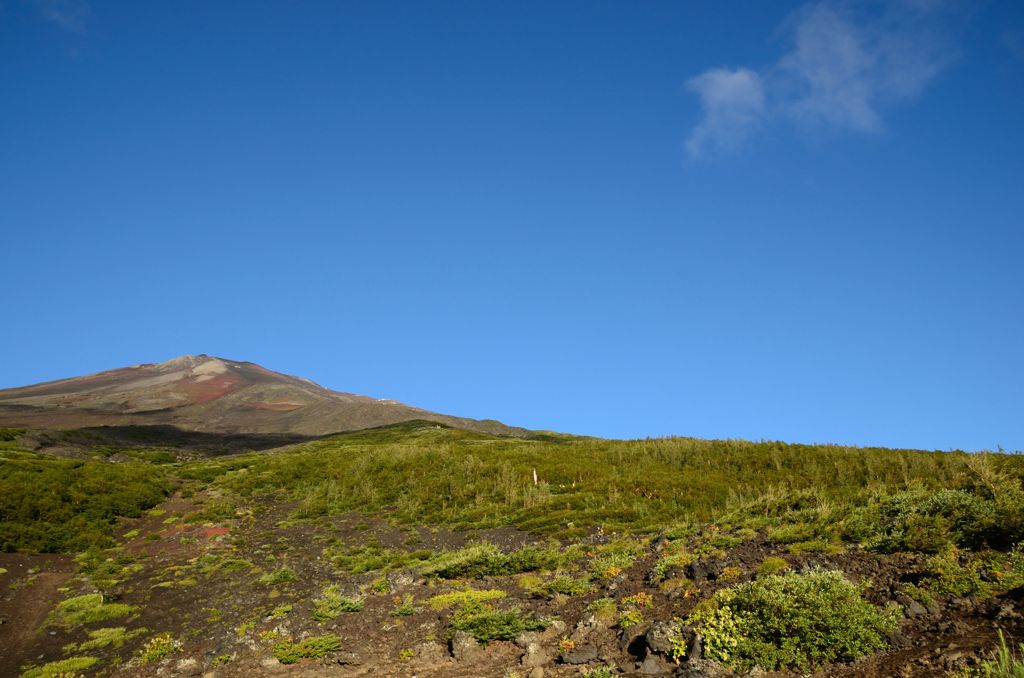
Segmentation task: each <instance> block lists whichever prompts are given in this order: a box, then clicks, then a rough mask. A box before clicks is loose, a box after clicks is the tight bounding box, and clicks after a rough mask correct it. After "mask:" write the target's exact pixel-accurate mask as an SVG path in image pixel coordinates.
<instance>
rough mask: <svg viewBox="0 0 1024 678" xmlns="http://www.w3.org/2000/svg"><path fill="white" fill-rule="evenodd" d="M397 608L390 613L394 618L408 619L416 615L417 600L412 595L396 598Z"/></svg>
mask: <svg viewBox="0 0 1024 678" xmlns="http://www.w3.org/2000/svg"><path fill="white" fill-rule="evenodd" d="M394 603H395V608H394V609H393V610H391V612H390V613H389V614H390V615H391V616H392V617H408V616H411V615H414V614H416V599H415V598H414V597H413V595H412V594H411V593H407V594H406V595H405V596H404V597H401V598H399V597H398V596H395V601H394Z"/></svg>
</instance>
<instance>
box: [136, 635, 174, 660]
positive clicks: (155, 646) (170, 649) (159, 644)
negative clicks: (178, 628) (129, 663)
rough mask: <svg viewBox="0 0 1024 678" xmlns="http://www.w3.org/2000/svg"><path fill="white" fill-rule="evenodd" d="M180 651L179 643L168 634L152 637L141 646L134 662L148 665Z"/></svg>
mask: <svg viewBox="0 0 1024 678" xmlns="http://www.w3.org/2000/svg"><path fill="white" fill-rule="evenodd" d="M180 649H181V641H180V640H178V639H176V638H175V637H174V636H172V635H171V634H169V633H161V634H159V635H156V636H153V637H152V638H150V639H149V640H148V641H146V644H145V645H143V646H142V648H141V649H140V650H139V652H138V654H137V655H135V660H136V661H137V662H138V663H140V664H149V663H150V662H155V661H158V660H160V659H163V658H164V657H166V656H167V655H169V654H174V653H175V652H177V651H178V650H180Z"/></svg>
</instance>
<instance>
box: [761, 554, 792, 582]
mask: <svg viewBox="0 0 1024 678" xmlns="http://www.w3.org/2000/svg"><path fill="white" fill-rule="evenodd" d="M787 569H789V561H787V560H786V559H785V558H778V557H775V556H769V557H768V558H765V559H764V560H763V561H761V564H760V565H758V566H757V574H758V576H761V577H764V576H768V575H772V574H778V573H779V572H782V571H783V570H787Z"/></svg>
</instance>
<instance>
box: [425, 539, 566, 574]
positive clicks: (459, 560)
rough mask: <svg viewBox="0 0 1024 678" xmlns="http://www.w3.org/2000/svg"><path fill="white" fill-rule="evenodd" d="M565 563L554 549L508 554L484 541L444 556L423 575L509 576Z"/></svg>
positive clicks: (443, 554)
mask: <svg viewBox="0 0 1024 678" xmlns="http://www.w3.org/2000/svg"><path fill="white" fill-rule="evenodd" d="M562 562H563V561H562V554H561V553H560V552H559V551H558V549H557V548H555V547H553V546H552V547H541V546H527V547H525V548H522V549H519V550H518V551H513V552H512V553H510V554H507V555H506V554H504V553H502V552H501V551H500V550H499V549H498V547H497V546H495V545H493V544H490V543H487V542H484V543H481V544H474V545H472V546H467V547H466V548H463V549H459V550H458V551H448V552H446V553H442V554H440V555H438V556H437V557H435V558H434V559H432V560H431V561H430V562H429V563H427V564H426V565H425V566H424V567H423V568H421V569H420V573H421V574H422V575H423V576H425V577H435V578H437V579H458V578H461V577H472V578H476V579H480V578H483V577H506V576H510V575H514V574H520V573H521V572H537V571H545V570H555V569H558V567H559V566H561V564H562Z"/></svg>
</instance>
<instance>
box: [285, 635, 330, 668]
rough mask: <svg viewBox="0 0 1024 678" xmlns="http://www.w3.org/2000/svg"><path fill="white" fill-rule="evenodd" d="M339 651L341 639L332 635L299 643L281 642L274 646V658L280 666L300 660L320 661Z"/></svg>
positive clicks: (315, 637) (316, 637)
mask: <svg viewBox="0 0 1024 678" xmlns="http://www.w3.org/2000/svg"><path fill="white" fill-rule="evenodd" d="M340 649H341V638H339V637H338V636H335V635H333V634H328V635H325V636H314V637H312V638H306V639H305V640H303V641H302V642H301V643H295V642H292V641H291V640H283V641H281V642H279V643H277V644H275V645H274V656H275V657H276V658H277V661H279V662H281V663H282V664H294V663H295V662H297V661H299V660H300V659H320V658H321V657H323V656H325V655H326V654H327V653H329V652H337V651H338V650H340Z"/></svg>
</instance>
